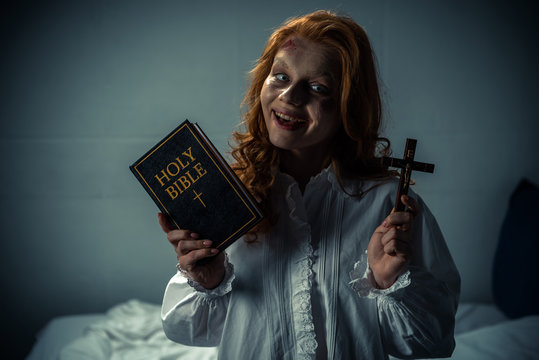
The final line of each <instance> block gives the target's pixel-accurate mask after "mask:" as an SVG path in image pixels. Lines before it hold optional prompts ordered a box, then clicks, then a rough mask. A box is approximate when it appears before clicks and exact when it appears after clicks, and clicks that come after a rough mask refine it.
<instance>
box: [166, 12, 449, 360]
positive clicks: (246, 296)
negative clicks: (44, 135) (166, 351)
mask: <svg viewBox="0 0 539 360" xmlns="http://www.w3.org/2000/svg"><path fill="white" fill-rule="evenodd" d="M251 75H252V78H251V86H250V89H249V91H248V93H247V95H246V98H245V105H246V107H247V111H246V113H245V115H244V122H245V124H246V128H247V129H246V132H245V133H238V134H235V138H236V142H237V145H236V148H235V149H234V151H233V156H234V158H235V159H236V164H235V165H234V166H235V170H236V172H237V173H238V174H239V175H240V177H241V178H242V180H243V182H244V183H245V184H246V185H247V186H248V187H249V188H250V190H251V191H252V192H253V194H254V195H255V196H256V197H257V198H258V199H260V201H261V203H262V205H263V206H264V208H265V209H266V212H267V214H268V217H267V219H268V220H267V221H266V223H264V224H262V225H261V226H259V227H258V228H257V229H256V232H255V234H251V235H252V236H248V237H246V238H245V239H244V241H241V240H240V241H237V242H236V243H235V244H233V245H232V246H231V247H230V248H229V249H227V253H228V255H226V254H224V253H219V254H217V251H216V250H215V249H213V248H212V247H211V239H199V236H198V234H196V233H192V232H190V231H188V230H172V228H171V226H170V225H169V224H168V222H167V219H166V218H165V217H164V216H163V215H162V214H160V216H159V222H160V224H161V227H162V228H163V231H165V232H166V233H167V237H168V240H169V241H170V242H171V243H172V245H173V246H174V248H175V251H176V253H177V255H178V263H179V266H178V273H177V274H176V275H175V276H174V277H173V278H172V279H171V280H170V282H169V284H168V286H167V289H166V292H165V296H164V300H163V307H162V317H163V325H164V329H165V332H166V333H167V336H168V337H169V338H171V339H172V340H174V341H177V342H180V343H183V344H188V345H195V346H216V345H219V357H220V358H223V359H314V358H317V359H326V358H329V359H350V358H365V359H378V358H380V359H382V358H387V356H388V354H390V355H393V356H397V357H408V358H410V357H435V356H436V357H441V356H449V355H450V354H451V352H452V350H453V347H454V339H453V328H454V315H455V311H456V307H457V299H458V294H459V285H460V279H459V275H458V272H457V270H456V268H455V265H454V263H453V260H452V259H451V256H450V254H449V251H448V249H447V246H446V245H445V242H444V240H443V237H442V234H441V232H440V230H439V228H438V225H437V223H436V220H435V219H434V217H433V216H432V214H431V213H430V211H429V210H428V209H427V207H426V206H425V205H424V203H423V202H422V200H421V199H420V198H419V197H418V196H417V195H415V194H412V196H410V197H408V196H403V197H402V198H401V201H402V202H403V203H404V204H405V205H406V206H407V211H405V212H395V211H392V204H393V200H394V197H395V193H396V180H394V178H393V177H391V174H390V173H389V172H388V170H387V169H386V168H384V167H383V166H382V165H381V162H380V155H382V154H386V153H387V152H388V151H389V142H388V141H387V140H386V139H383V138H380V136H379V125H380V118H381V102H380V96H379V90H378V85H377V76H376V69H375V64H374V60H373V53H372V50H371V47H370V44H369V41H368V38H367V35H366V34H365V32H364V31H363V30H362V28H361V27H360V26H359V25H357V24H356V23H355V22H354V21H353V20H351V19H350V18H347V17H342V16H337V15H334V14H332V13H329V12H325V11H318V12H315V13H312V14H309V15H306V16H303V17H300V18H296V19H292V20H289V21H288V22H287V23H285V24H284V25H283V26H282V27H280V28H279V29H277V30H276V31H275V32H274V33H273V35H272V36H271V37H270V39H269V40H268V43H267V45H266V48H265V49H264V52H263V54H262V56H261V57H260V59H259V61H258V63H257V65H256V67H255V68H254V69H253V71H252V74H251ZM380 143H385V144H387V145H386V146H385V147H382V151H381V153H378V152H377V149H379V148H380V146H379V144H380ZM414 198H416V199H417V200H414ZM206 258H207V260H206V261H204V262H199V260H201V259H206Z"/></svg>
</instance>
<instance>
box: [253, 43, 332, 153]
mask: <svg viewBox="0 0 539 360" xmlns="http://www.w3.org/2000/svg"><path fill="white" fill-rule="evenodd" d="M339 92H340V66H339V62H338V61H336V57H334V56H332V55H331V52H330V51H329V50H328V49H327V48H325V47H324V46H322V45H321V44H319V43H315V42H313V41H311V40H307V39H305V38H301V37H296V36H292V37H290V38H289V39H287V41H285V43H284V45H283V46H281V48H280V49H279V51H278V52H277V54H276V55H275V58H274V60H273V66H272V68H271V71H270V73H269V75H268V77H267V78H266V80H265V82H264V85H263V86H262V90H261V94H260V99H261V105H262V112H263V114H264V120H265V123H266V127H267V129H268V133H269V138H270V141H271V143H272V144H273V145H274V146H276V147H278V148H279V149H282V150H290V151H292V152H297V153H304V154H309V153H313V154H314V152H316V153H318V154H320V152H324V153H326V152H327V148H328V144H329V142H330V140H331V138H332V137H333V135H334V134H335V132H336V131H337V129H338V128H339V126H340V123H341V120H340V113H339Z"/></svg>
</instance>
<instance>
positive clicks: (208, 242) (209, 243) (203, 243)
mask: <svg viewBox="0 0 539 360" xmlns="http://www.w3.org/2000/svg"><path fill="white" fill-rule="evenodd" d="M202 245H204V246H210V245H211V241H209V240H204V241H203V242H202Z"/></svg>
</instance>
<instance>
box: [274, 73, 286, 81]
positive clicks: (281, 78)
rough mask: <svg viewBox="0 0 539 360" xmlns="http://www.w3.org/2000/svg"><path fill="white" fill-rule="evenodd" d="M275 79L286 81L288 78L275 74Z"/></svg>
mask: <svg viewBox="0 0 539 360" xmlns="http://www.w3.org/2000/svg"><path fill="white" fill-rule="evenodd" d="M275 77H276V78H277V79H278V80H280V81H288V80H289V79H288V76H286V75H285V74H276V75H275Z"/></svg>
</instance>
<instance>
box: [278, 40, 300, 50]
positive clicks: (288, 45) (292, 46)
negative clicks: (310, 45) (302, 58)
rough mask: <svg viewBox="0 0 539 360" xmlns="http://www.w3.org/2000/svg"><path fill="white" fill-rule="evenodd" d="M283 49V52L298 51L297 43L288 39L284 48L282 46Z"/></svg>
mask: <svg viewBox="0 0 539 360" xmlns="http://www.w3.org/2000/svg"><path fill="white" fill-rule="evenodd" d="M281 49H283V50H296V42H295V41H294V39H288V40H287V41H286V42H285V43H284V44H283V46H281Z"/></svg>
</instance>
